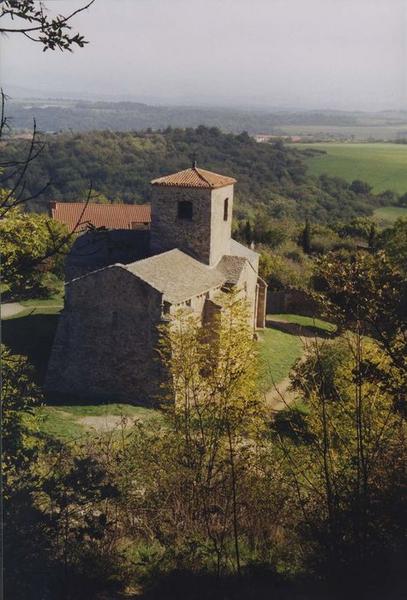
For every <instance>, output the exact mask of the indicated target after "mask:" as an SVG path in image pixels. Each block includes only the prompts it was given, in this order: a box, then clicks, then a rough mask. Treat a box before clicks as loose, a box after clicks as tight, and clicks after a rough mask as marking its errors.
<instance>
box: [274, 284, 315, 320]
mask: <svg viewBox="0 0 407 600" xmlns="http://www.w3.org/2000/svg"><path fill="white" fill-rule="evenodd" d="M317 312H318V304H317V303H316V302H315V300H314V299H313V298H312V296H310V294H309V293H307V292H306V291H304V290H296V289H289V290H281V291H278V292H273V291H270V290H269V291H268V292H267V314H279V313H294V314H298V315H304V316H306V317H313V316H315V314H316V313H317Z"/></svg>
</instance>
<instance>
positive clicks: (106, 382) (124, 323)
mask: <svg viewBox="0 0 407 600" xmlns="http://www.w3.org/2000/svg"><path fill="white" fill-rule="evenodd" d="M160 315H161V294H160V293H159V292H157V291H156V290H154V289H153V288H151V287H150V286H148V285H146V284H145V283H143V282H142V281H140V280H139V279H138V278H136V277H135V276H134V275H132V274H131V273H129V272H128V271H126V270H125V269H123V268H122V267H120V266H116V265H115V266H112V267H108V268H106V269H103V270H101V271H96V272H95V273H92V274H89V275H87V276H85V277H82V278H80V279H77V280H75V281H73V282H71V283H69V284H68V285H67V286H66V302H65V308H64V310H63V312H62V314H61V317H60V320H59V324H58V328H57V333H56V336H55V340H54V346H53V350H52V353H51V358H50V361H49V366H48V373H47V378H46V383H45V388H46V391H47V392H48V393H52V394H54V393H58V394H66V395H70V396H76V397H79V398H83V399H97V400H103V399H111V400H113V399H114V400H119V401H129V402H137V403H146V402H148V401H149V400H151V399H152V398H153V397H154V395H155V393H156V392H157V386H158V385H159V383H160V380H161V370H160V365H159V362H158V361H157V360H155V359H154V358H155V352H154V348H155V346H156V341H157V329H156V325H157V324H158V322H159V320H160Z"/></svg>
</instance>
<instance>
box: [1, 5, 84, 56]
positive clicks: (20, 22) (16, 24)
mask: <svg viewBox="0 0 407 600" xmlns="http://www.w3.org/2000/svg"><path fill="white" fill-rule="evenodd" d="M92 3H93V2H88V3H87V4H86V5H84V6H83V7H81V8H79V9H77V10H75V11H74V13H73V14H69V15H67V16H66V17H65V16H63V15H57V16H56V17H50V16H49V14H48V12H47V9H46V7H45V5H44V4H43V3H42V2H36V1H35V0H4V2H2V6H1V10H0V19H4V18H5V19H6V22H5V23H4V25H3V22H2V24H1V25H0V33H3V34H4V33H6V34H8V35H10V34H15V33H17V34H20V35H25V37H27V38H29V39H30V40H32V41H33V42H39V43H40V44H42V47H43V51H46V50H61V51H64V50H68V51H72V48H73V47H75V46H77V47H79V48H83V47H84V45H85V44H87V43H88V42H87V41H86V40H85V39H84V37H83V35H80V34H79V33H75V34H73V33H71V25H70V20H71V18H72V17H73V16H74V15H75V14H77V13H79V12H82V11H83V10H86V9H87V8H88V7H89V6H90V5H91V4H92Z"/></svg>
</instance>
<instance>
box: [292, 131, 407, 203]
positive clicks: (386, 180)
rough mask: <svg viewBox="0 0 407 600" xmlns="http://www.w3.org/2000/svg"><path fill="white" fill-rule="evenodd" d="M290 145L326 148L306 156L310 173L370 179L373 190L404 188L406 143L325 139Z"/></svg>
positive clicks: (406, 185)
mask: <svg viewBox="0 0 407 600" xmlns="http://www.w3.org/2000/svg"><path fill="white" fill-rule="evenodd" d="M293 146H295V147H296V148H298V149H305V148H313V149H315V150H324V151H325V152H326V154H321V155H316V156H314V157H310V158H307V164H308V167H309V171H310V173H311V174H313V175H321V174H323V173H327V174H328V175H332V176H335V177H342V178H343V179H346V180H347V181H353V180H354V179H361V180H362V181H366V182H368V183H370V185H372V186H373V190H374V191H375V192H382V191H384V190H392V191H394V192H397V193H399V194H404V193H406V192H407V145H404V144H391V143H389V144H386V143H361V144H356V143H351V142H349V143H338V142H330V143H329V142H327V143H315V144H293Z"/></svg>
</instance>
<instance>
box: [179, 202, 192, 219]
mask: <svg viewBox="0 0 407 600" xmlns="http://www.w3.org/2000/svg"><path fill="white" fill-rule="evenodd" d="M178 219H184V220H185V221H192V202H189V201H188V200H181V201H180V202H178Z"/></svg>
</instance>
